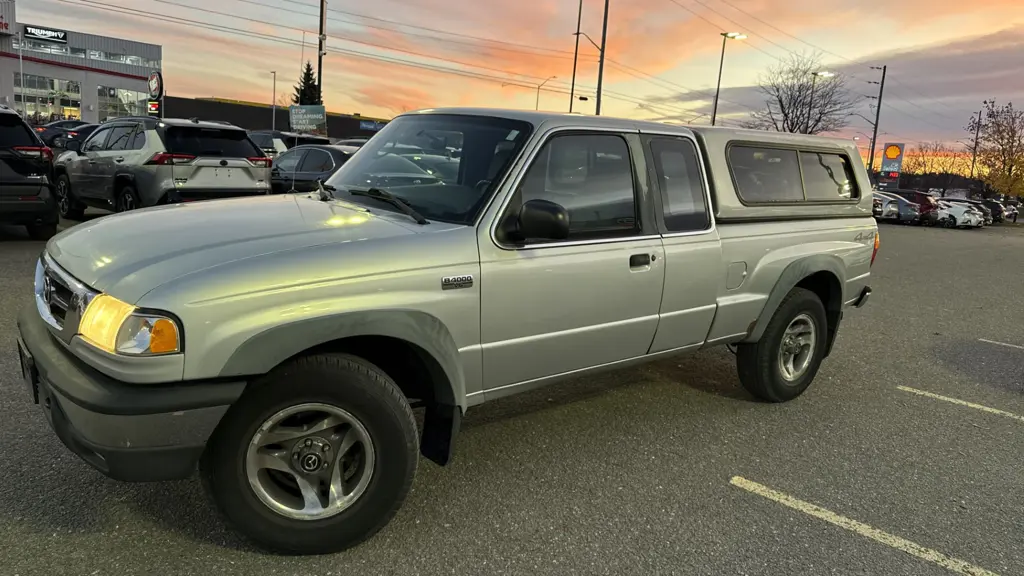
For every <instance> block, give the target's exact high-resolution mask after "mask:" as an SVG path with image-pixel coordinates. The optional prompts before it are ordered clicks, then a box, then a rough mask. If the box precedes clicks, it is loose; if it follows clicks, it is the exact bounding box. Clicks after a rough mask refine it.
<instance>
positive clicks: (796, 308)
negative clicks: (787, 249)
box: [736, 288, 828, 402]
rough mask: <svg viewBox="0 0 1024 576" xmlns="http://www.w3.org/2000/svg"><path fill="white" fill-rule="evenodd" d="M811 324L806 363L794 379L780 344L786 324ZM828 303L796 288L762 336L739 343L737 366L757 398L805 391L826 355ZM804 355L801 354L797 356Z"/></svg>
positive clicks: (779, 398)
mask: <svg viewBox="0 0 1024 576" xmlns="http://www.w3.org/2000/svg"><path fill="white" fill-rule="evenodd" d="M798 320H799V321H800V322H801V324H802V325H803V324H810V325H812V330H813V331H812V332H811V334H812V335H813V338H812V339H811V342H810V344H809V346H807V348H806V352H807V354H808V355H809V356H808V357H807V364H806V365H805V366H804V368H803V370H802V371H800V372H799V374H797V375H795V378H793V379H791V380H790V379H787V378H786V377H785V376H784V375H783V363H782V361H781V356H782V353H781V348H782V345H783V339H784V338H785V337H786V332H787V328H789V327H790V326H791V325H792V324H795V323H796V322H797V321H798ZM827 325H828V324H827V319H826V317H825V306H824V305H823V304H822V302H821V300H820V299H818V296H817V295H816V294H815V293H814V292H811V291H810V290H806V289H804V288H794V289H793V290H792V291H791V292H790V293H789V294H787V295H786V297H785V298H784V299H783V300H782V303H780V304H779V308H778V310H776V311H775V314H774V315H773V316H772V318H771V320H769V321H768V326H767V327H765V331H764V334H762V335H761V339H760V340H758V341H757V342H753V343H744V344H740V345H739V346H738V347H737V348H738V349H737V351H736V367H737V371H738V372H739V378H740V383H741V384H742V385H743V387H744V388H746V389H747V391H748V392H750V393H751V394H753V395H754V396H755V397H756V398H758V399H760V400H764V401H766V402H786V401H789V400H792V399H794V398H796V397H797V396H799V395H801V394H803V392H804V390H806V389H807V387H808V386H810V384H811V381H812V380H814V376H815V374H817V373H818V368H819V367H820V366H821V361H822V359H823V358H824V355H825V344H826V339H827V337H828V330H827ZM797 358H798V359H801V358H802V357H801V356H799V355H798V356H797Z"/></svg>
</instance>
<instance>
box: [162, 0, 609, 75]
mask: <svg viewBox="0 0 1024 576" xmlns="http://www.w3.org/2000/svg"><path fill="white" fill-rule="evenodd" d="M153 1H154V2H160V1H161V0H153ZM235 1H236V2H242V3H245V4H251V5H253V6H262V7H264V8H269V9H272V10H279V11H282V12H287V13H289V14H302V15H304V16H310V17H319V15H318V14H312V13H308V12H295V11H293V10H291V9H289V8H282V7H281V6H280V5H277V6H275V5H273V4H265V3H263V2H257V1H256V0H235ZM188 7H189V8H193V7H192V6H188ZM310 8H315V6H310ZM327 11H328V12H336V10H334V9H331V8H328V10H327ZM359 17H361V18H370V17H369V16H359ZM331 20H332V21H335V22H342V23H344V24H353V25H356V26H362V27H364V28H372V29H375V30H384V31H387V32H397V33H399V34H402V35H405V36H414V37H417V38H426V39H428V40H433V41H436V42H444V43H447V44H456V45H459V46H473V47H476V48H484V49H487V50H498V51H501V52H510V53H513V54H523V55H527V56H540V57H544V58H557V59H564V60H570V59H572V56H571V55H572V52H569V53H567V54H566V53H562V52H561V51H557V52H558V53H554V52H556V51H554V50H553V49H547V48H540V47H536V46H527V45H522V46H523V48H525V49H517V48H505V47H501V46H489V45H481V44H480V43H481V42H495V40H491V39H488V38H481V37H476V36H468V35H462V34H460V35H459V37H465V38H472V39H473V40H472V41H469V40H456V39H453V38H441V37H438V36H432V35H430V34H422V33H417V32H409V31H408V30H400V29H397V28H392V27H387V26H382V25H379V24H368V23H366V22H357V21H355V20H348V19H345V18H339V17H337V16H334V17H332V18H331ZM379 20H382V21H384V22H388V23H391V24H392V25H393V26H411V25H407V24H399V23H395V22H392V21H390V20H383V19H379ZM264 23H265V22H264ZM280 26H284V25H283V24H282V25H280ZM430 30H433V29H430ZM303 31H304V32H309V33H311V34H315V32H314V31H312V30H305V29H303ZM439 33H445V32H439ZM516 46H518V45H516ZM528 50H537V52H531V51H528ZM544 52H549V53H544ZM588 61H595V62H596V60H588Z"/></svg>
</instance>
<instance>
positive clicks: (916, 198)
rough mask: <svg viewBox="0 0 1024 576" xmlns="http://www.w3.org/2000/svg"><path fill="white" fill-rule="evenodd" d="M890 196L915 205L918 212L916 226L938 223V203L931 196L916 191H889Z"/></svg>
mask: <svg viewBox="0 0 1024 576" xmlns="http://www.w3.org/2000/svg"><path fill="white" fill-rule="evenodd" d="M889 193H890V194H894V195H896V196H899V197H900V198H905V199H906V200H909V201H910V202H913V203H914V204H917V206H918V209H919V210H920V218H919V221H918V222H917V223H918V224H927V225H929V226H932V225H935V224H937V223H938V221H939V202H938V200H936V199H935V197H934V196H932V195H931V194H927V193H925V192H918V191H917V190H891V191H889Z"/></svg>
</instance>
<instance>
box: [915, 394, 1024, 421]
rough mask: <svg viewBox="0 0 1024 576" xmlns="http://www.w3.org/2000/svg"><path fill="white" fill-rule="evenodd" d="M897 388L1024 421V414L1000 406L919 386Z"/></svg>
mask: <svg viewBox="0 0 1024 576" xmlns="http://www.w3.org/2000/svg"><path fill="white" fill-rule="evenodd" d="M896 389H897V390H903V391H904V392H910V393H911V394H917V395H918V396H924V397H926V398H932V399H935V400H942V401H943V402H949V403H950V404H958V405H960V406H967V407H968V408H974V409H975V410H981V411H982V412H988V413H989V414H996V415H999V416H1005V417H1007V418H1013V419H1014V420H1018V421H1020V422H1024V416H1019V415H1017V414H1014V413H1012V412H1007V411H1005V410H999V409H998V408H989V407H988V406H982V405H981V404H975V403H974V402H968V401H966V400H958V399H956V398H950V397H949V396H941V395H939V394H932V393H931V392H925V391H924V390H918V389H917V388H910V387H909V386H897V387H896Z"/></svg>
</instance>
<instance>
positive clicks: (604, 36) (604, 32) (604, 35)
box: [577, 0, 608, 116]
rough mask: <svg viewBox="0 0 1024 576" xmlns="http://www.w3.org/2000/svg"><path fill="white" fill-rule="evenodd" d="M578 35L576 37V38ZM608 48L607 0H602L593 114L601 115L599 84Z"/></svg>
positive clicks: (602, 80) (601, 79) (602, 78)
mask: <svg viewBox="0 0 1024 576" xmlns="http://www.w3.org/2000/svg"><path fill="white" fill-rule="evenodd" d="M578 38H579V37H577V39H578ZM607 48H608V0H604V23H603V24H601V59H600V61H599V62H598V63H597V105H596V106H595V112H594V113H595V115H597V116H600V115H601V86H602V85H603V84H604V54H605V52H607Z"/></svg>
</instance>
